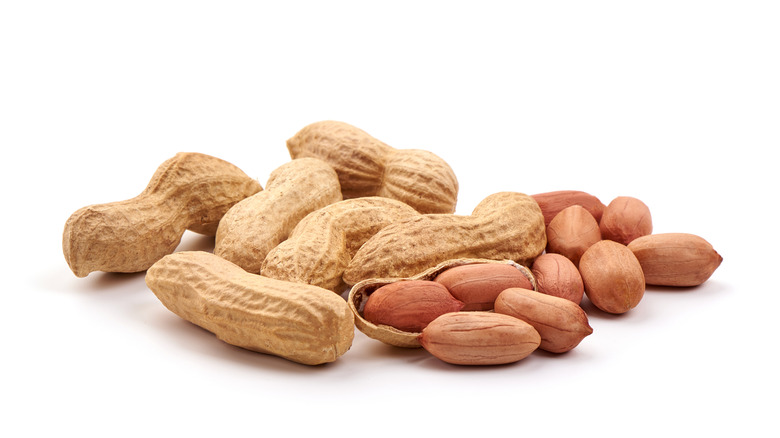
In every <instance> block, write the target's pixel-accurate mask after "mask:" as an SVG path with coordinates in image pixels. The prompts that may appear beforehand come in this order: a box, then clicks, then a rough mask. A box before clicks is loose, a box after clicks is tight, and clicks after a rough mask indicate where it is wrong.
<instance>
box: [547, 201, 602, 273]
mask: <svg viewBox="0 0 780 438" xmlns="http://www.w3.org/2000/svg"><path fill="white" fill-rule="evenodd" d="M599 240H601V231H599V224H598V222H596V219H595V218H594V217H593V215H591V214H590V213H589V212H588V210H586V209H585V208H584V207H582V206H581V205H572V206H570V207H566V208H564V209H563V210H561V211H560V213H558V214H557V215H555V217H554V218H553V220H551V221H550V225H548V226H547V248H546V250H547V252H548V253H556V254H561V255H563V256H565V257H566V258H568V259H569V260H571V261H572V263H574V265H575V266H578V265H579V263H580V257H582V254H583V253H584V252H585V250H586V249H588V248H589V247H590V246H591V245H593V244H594V243H596V242H598V241H599Z"/></svg>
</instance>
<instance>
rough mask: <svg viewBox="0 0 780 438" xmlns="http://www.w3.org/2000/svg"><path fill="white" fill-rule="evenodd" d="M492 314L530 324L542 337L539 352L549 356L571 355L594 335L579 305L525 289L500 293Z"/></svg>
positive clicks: (507, 290) (514, 289) (513, 289)
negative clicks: (544, 352)
mask: <svg viewBox="0 0 780 438" xmlns="http://www.w3.org/2000/svg"><path fill="white" fill-rule="evenodd" d="M495 311H496V313H501V314H504V315H509V316H514V317H515V318H518V319H522V320H523V321H525V322H527V323H529V324H531V325H532V326H533V327H534V328H535V329H536V331H537V332H539V335H540V336H541V337H542V341H541V343H540V344H539V348H541V349H542V350H545V351H549V352H551V353H565V352H567V351H570V350H571V349H573V348H574V347H576V346H577V345H579V344H580V342H582V340H583V339H584V338H585V337H586V336H588V335H590V334H591V333H593V329H592V328H591V327H590V324H588V316H587V315H586V314H585V311H584V310H582V308H581V307H580V306H579V305H577V304H575V303H573V302H571V301H570V300H567V299H565V298H559V297H554V296H552V295H546V294H543V293H541V292H535V291H532V290H528V289H520V288H510V289H506V290H505V291H503V292H501V294H499V295H498V298H497V299H496V306H495Z"/></svg>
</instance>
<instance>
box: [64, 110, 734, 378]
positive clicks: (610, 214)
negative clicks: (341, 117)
mask: <svg viewBox="0 0 780 438" xmlns="http://www.w3.org/2000/svg"><path fill="white" fill-rule="evenodd" d="M287 148H288V150H289V153H290V157H291V159H290V161H289V162H287V163H284V164H282V165H281V166H279V167H278V168H276V169H275V170H274V171H273V172H271V174H270V175H269V178H268V180H267V182H266V184H265V188H263V186H262V185H261V184H260V183H259V182H258V181H256V180H255V179H253V178H250V177H248V176H247V175H246V174H245V173H244V172H243V171H242V170H240V169H239V168H238V167H236V166H234V165H233V164H230V163H228V162H225V161H223V160H221V159H218V158H215V157H212V156H209V155H205V154H199V153H179V154H177V155H176V156H174V157H172V158H171V159H169V160H167V161H165V162H164V163H162V164H161V165H160V166H159V168H158V169H157V171H156V172H155V174H154V175H153V177H152V179H151V181H150V182H149V184H148V185H147V187H146V188H145V189H144V190H143V191H142V192H141V194H139V195H138V196H136V197H135V198H132V199H128V200H124V201H118V202H112V203H107V204H97V205H90V206H87V207H84V208H81V209H79V210H77V211H76V212H75V213H73V214H72V215H71V216H70V217H69V218H68V220H67V222H66V224H65V229H64V232H63V242H62V246H63V253H64V255H65V259H66V261H67V263H68V265H69V267H70V269H71V270H72V271H73V273H74V274H75V275H76V276H78V277H86V276H87V275H88V274H89V273H91V272H95V271H102V272H143V271H146V284H147V286H148V287H149V289H150V290H151V291H152V292H153V293H154V294H155V296H156V297H157V298H158V299H159V300H160V302H161V303H162V304H163V305H164V306H165V307H166V308H167V309H169V310H170V311H172V312H173V313H175V314H176V315H178V316H180V317H181V318H183V319H186V320H188V321H190V322H193V323H194V324H197V325H199V326H201V327H203V328H205V329H206V330H209V331H211V332H212V333H214V334H215V335H216V336H217V338H219V339H220V340H222V341H224V342H227V343H229V344H232V345H236V346H239V347H242V348H246V349H249V350H253V351H258V352H261V353H266V354H271V355H275V356H279V357H283V358H285V359H288V360H291V361H294V362H298V363H302V364H307V365H317V364H322V363H327V362H333V361H335V360H336V359H338V358H339V357H341V356H342V355H343V354H345V353H346V352H347V351H348V350H349V349H350V348H351V346H352V342H353V339H354V334H355V328H356V327H357V328H358V329H359V330H360V331H362V332H363V333H364V334H366V335H367V336H368V337H370V338H372V339H376V340H378V341H381V342H384V343H387V344H390V345H394V346H397V347H406V348H419V347H422V348H424V349H425V350H427V351H428V352H430V353H431V354H432V355H433V356H435V357H437V358H439V359H441V360H442V361H444V362H448V363H452V364H458V365H492V364H506V363H512V362H516V361H519V360H521V359H523V358H525V357H527V356H528V355H530V354H531V353H533V352H534V351H535V350H537V349H542V350H546V351H549V352H553V353H564V352H567V351H570V350H571V349H573V348H575V347H576V346H577V345H579V344H580V343H581V342H582V340H583V339H584V338H585V337H587V336H589V335H591V334H592V333H593V329H592V328H591V327H590V325H589V323H588V316H587V313H586V312H585V310H583V307H582V301H583V299H584V297H587V299H588V300H589V301H590V302H591V303H592V304H593V305H594V306H595V307H596V308H597V309H599V310H600V311H603V312H608V313H615V314H618V313H625V312H628V311H629V310H631V309H633V308H634V307H636V306H637V305H638V304H639V302H640V301H641V299H642V297H643V295H644V291H645V288H646V285H661V286H670V287H691V286H698V285H700V284H702V283H703V282H705V281H706V280H707V279H709V278H710V276H711V275H712V274H713V272H714V271H715V270H716V269H717V268H718V266H719V265H720V263H721V261H722V258H721V256H720V255H719V254H718V253H717V252H716V251H715V250H714V249H713V248H712V246H711V245H710V244H709V243H708V242H707V241H706V240H704V239H703V238H701V237H699V236H696V235H694V234H689V233H666V234H653V233H652V219H651V215H650V210H649V208H648V207H647V206H646V205H645V204H644V203H643V202H642V201H640V200H639V199H637V198H633V197H627V196H621V197H618V198H615V199H614V200H612V201H611V202H610V203H609V204H608V205H604V204H603V203H602V202H601V201H600V200H599V199H598V198H597V197H595V196H593V195H591V194H588V193H585V192H582V191H576V190H566V191H556V192H549V193H541V194H536V195H527V194H524V193H520V192H513V191H506V192H498V193H493V194H491V195H489V196H487V197H486V198H485V199H484V200H483V201H481V202H480V203H479V204H478V205H477V206H476V207H475V208H474V210H473V211H472V213H471V215H456V214H454V211H455V204H456V202H457V194H458V180H457V178H456V177H455V173H454V172H453V171H452V169H451V168H450V166H449V165H448V164H447V163H446V162H445V161H444V160H442V159H441V158H440V157H438V156H436V155H435V154H433V153H431V152H428V151H424V150H419V149H396V148H393V147H391V146H389V145H387V144H385V143H382V142H381V141H379V140H377V139H375V138H373V137H371V136H370V135H369V134H367V133H366V132H364V131H362V130H360V129H358V128H356V127H354V126H351V125H349V124H346V123H343V122H335V121H323V122H317V123H313V124H311V125H308V126H306V127H304V128H303V129H301V130H300V131H299V132H298V133H296V134H295V135H294V136H293V137H292V138H290V139H289V140H287ZM186 230H190V231H193V232H196V233H200V234H204V235H208V236H214V239H215V240H214V242H215V244H214V251H213V252H207V251H175V250H176V248H177V246H178V245H179V243H180V241H181V238H182V236H183V234H184V232H185V231H186ZM344 294H347V298H346V300H345V299H344V296H343V295H344Z"/></svg>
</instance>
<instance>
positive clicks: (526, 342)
mask: <svg viewBox="0 0 780 438" xmlns="http://www.w3.org/2000/svg"><path fill="white" fill-rule="evenodd" d="M540 343H541V336H540V335H539V333H538V332H537V331H536V329H534V328H533V326H532V325H531V324H528V323H527V322H525V321H523V320H520V319H517V318H515V317H512V316H509V315H503V314H500V313H493V312H454V313H446V314H444V315H442V316H440V317H438V318H436V319H434V320H433V321H432V322H431V323H430V324H428V326H427V327H425V329H423V331H422V333H421V334H420V345H422V347H423V348H424V349H425V350H426V351H428V352H429V353H431V354H432V355H434V356H435V357H437V358H438V359H440V360H442V361H444V362H447V363H451V364H454V365H502V364H508V363H513V362H517V361H519V360H522V359H525V358H526V357H528V356H529V355H530V354H531V353H533V352H534V351H535V350H536V349H537V348H538V347H539V344H540Z"/></svg>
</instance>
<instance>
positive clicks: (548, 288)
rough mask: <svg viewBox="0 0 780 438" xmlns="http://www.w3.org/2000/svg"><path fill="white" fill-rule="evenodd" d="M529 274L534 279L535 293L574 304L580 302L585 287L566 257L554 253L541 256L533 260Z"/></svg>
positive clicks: (574, 267)
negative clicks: (563, 299) (531, 274)
mask: <svg viewBox="0 0 780 438" xmlns="http://www.w3.org/2000/svg"><path fill="white" fill-rule="evenodd" d="M531 272H532V273H533V274H534V278H535V279H536V290H537V291H539V292H541V293H543V294H547V295H551V296H554V297H560V298H565V299H567V300H569V301H571V302H573V303H575V304H580V303H581V302H582V297H583V296H584V295H585V285H584V284H583V283H582V276H581V275H580V271H579V270H578V269H577V267H576V266H575V265H574V263H573V262H572V261H571V260H569V259H568V258H567V257H565V256H562V255H560V254H555V253H545V254H542V255H540V256H539V257H537V258H536V260H534V264H533V265H532V266H531Z"/></svg>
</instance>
